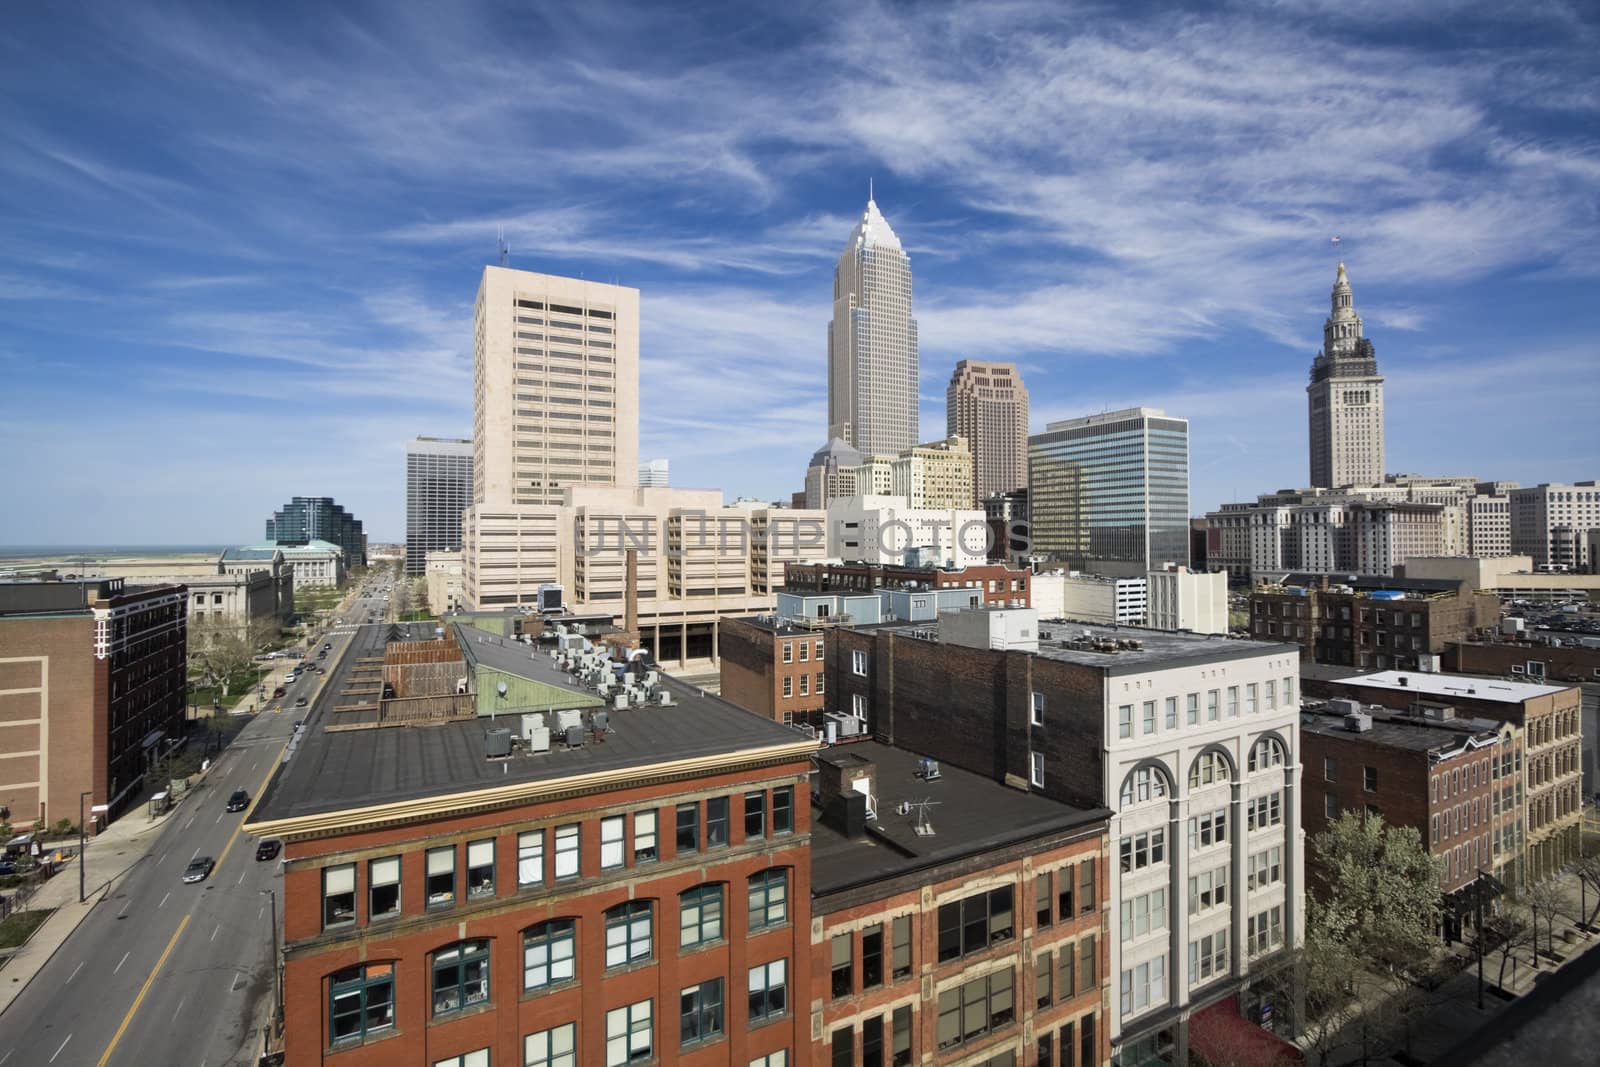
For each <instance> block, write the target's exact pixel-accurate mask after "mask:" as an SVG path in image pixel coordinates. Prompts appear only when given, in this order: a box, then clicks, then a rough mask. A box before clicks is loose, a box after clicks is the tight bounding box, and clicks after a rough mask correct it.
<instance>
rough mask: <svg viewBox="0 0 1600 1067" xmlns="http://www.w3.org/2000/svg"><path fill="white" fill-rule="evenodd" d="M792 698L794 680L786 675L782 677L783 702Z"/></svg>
mask: <svg viewBox="0 0 1600 1067" xmlns="http://www.w3.org/2000/svg"><path fill="white" fill-rule="evenodd" d="M792 696H794V679H793V678H790V677H789V676H788V675H784V677H783V697H784V699H785V700H787V699H789V698H790V697H792Z"/></svg>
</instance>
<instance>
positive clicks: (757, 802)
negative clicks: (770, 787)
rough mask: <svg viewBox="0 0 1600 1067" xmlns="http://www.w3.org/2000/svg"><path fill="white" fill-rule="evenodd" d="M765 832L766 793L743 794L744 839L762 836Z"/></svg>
mask: <svg viewBox="0 0 1600 1067" xmlns="http://www.w3.org/2000/svg"><path fill="white" fill-rule="evenodd" d="M766 832H767V794H765V793H746V794H745V795H744V837H745V840H746V841H750V840H754V839H755V838H758V837H763V836H765V835H766Z"/></svg>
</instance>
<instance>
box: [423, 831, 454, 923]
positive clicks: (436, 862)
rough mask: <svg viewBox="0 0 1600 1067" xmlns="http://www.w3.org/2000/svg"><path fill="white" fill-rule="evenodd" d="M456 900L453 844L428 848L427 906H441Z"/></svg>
mask: <svg viewBox="0 0 1600 1067" xmlns="http://www.w3.org/2000/svg"><path fill="white" fill-rule="evenodd" d="M455 900H456V850H455V848H454V847H453V846H449V847H445V848H430V849H429V850H428V907H430V908H441V907H444V906H445V905H447V904H454V903H455Z"/></svg>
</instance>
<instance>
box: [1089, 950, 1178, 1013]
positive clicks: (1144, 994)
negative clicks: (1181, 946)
mask: <svg viewBox="0 0 1600 1067" xmlns="http://www.w3.org/2000/svg"><path fill="white" fill-rule="evenodd" d="M1166 1001H1167V958H1166V957H1165V956H1157V957H1156V958H1155V959H1153V960H1150V961H1149V962H1148V963H1141V964H1139V965H1138V966H1137V967H1130V968H1129V969H1128V970H1126V971H1123V972H1122V1014H1123V1015H1124V1016H1127V1015H1133V1014H1135V1013H1136V1012H1141V1011H1144V1010H1145V1009H1147V1008H1150V1007H1153V1006H1155V1005H1158V1004H1165V1003H1166ZM1084 1024H1085V1026H1086V1027H1087V1025H1088V1020H1087V1019H1086V1020H1084Z"/></svg>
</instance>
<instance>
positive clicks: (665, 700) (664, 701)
mask: <svg viewBox="0 0 1600 1067" xmlns="http://www.w3.org/2000/svg"><path fill="white" fill-rule="evenodd" d="M661 706H662V707H664V708H670V707H671V706H672V690H670V689H663V690H661Z"/></svg>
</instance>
